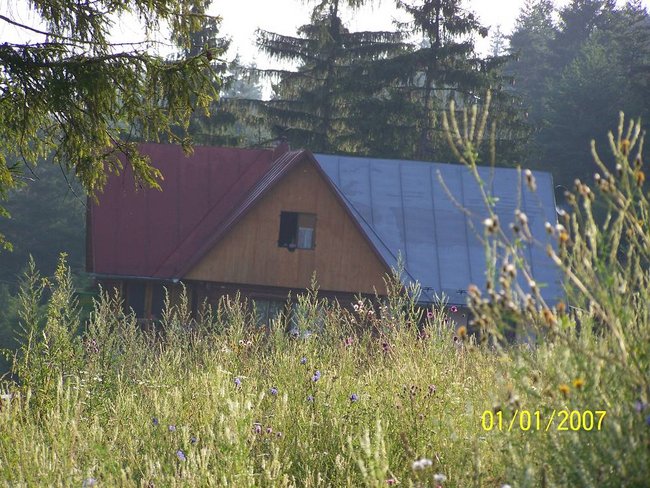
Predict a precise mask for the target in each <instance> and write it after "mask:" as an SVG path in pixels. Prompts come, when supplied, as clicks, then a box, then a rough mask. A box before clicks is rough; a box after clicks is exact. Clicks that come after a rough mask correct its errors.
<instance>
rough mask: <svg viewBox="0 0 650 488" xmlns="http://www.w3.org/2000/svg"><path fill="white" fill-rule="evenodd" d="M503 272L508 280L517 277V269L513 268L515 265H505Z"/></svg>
mask: <svg viewBox="0 0 650 488" xmlns="http://www.w3.org/2000/svg"><path fill="white" fill-rule="evenodd" d="M505 271H506V273H507V274H508V276H510V278H514V277H515V276H516V275H517V268H515V265H514V264H512V263H508V264H506V268H505Z"/></svg>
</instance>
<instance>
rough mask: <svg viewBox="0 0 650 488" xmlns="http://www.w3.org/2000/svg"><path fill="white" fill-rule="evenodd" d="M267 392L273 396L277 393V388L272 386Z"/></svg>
mask: <svg viewBox="0 0 650 488" xmlns="http://www.w3.org/2000/svg"><path fill="white" fill-rule="evenodd" d="M269 393H270V394H271V395H273V396H276V395H277V394H278V389H277V388H276V387H275V386H274V387H273V388H271V389H270V390H269Z"/></svg>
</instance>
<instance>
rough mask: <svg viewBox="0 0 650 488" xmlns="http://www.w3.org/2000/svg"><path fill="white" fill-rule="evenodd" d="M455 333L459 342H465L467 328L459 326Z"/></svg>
mask: <svg viewBox="0 0 650 488" xmlns="http://www.w3.org/2000/svg"><path fill="white" fill-rule="evenodd" d="M456 333H457V334H458V337H460V339H461V340H465V339H466V338H467V327H465V326H464V325H461V326H460V327H458V331H457V332H456Z"/></svg>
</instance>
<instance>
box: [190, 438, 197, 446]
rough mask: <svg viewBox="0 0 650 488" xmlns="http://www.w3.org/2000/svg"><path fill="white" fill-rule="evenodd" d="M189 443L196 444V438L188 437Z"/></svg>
mask: <svg viewBox="0 0 650 488" xmlns="http://www.w3.org/2000/svg"><path fill="white" fill-rule="evenodd" d="M190 442H191V443H192V444H196V437H194V436H192V437H190Z"/></svg>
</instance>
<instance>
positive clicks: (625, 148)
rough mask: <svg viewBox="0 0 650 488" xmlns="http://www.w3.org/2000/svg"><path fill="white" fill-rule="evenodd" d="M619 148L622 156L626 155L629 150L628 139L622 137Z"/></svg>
mask: <svg viewBox="0 0 650 488" xmlns="http://www.w3.org/2000/svg"><path fill="white" fill-rule="evenodd" d="M620 150H621V153H622V154H623V156H627V153H628V152H629V150H630V141H629V139H623V140H622V141H621V147H620Z"/></svg>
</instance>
